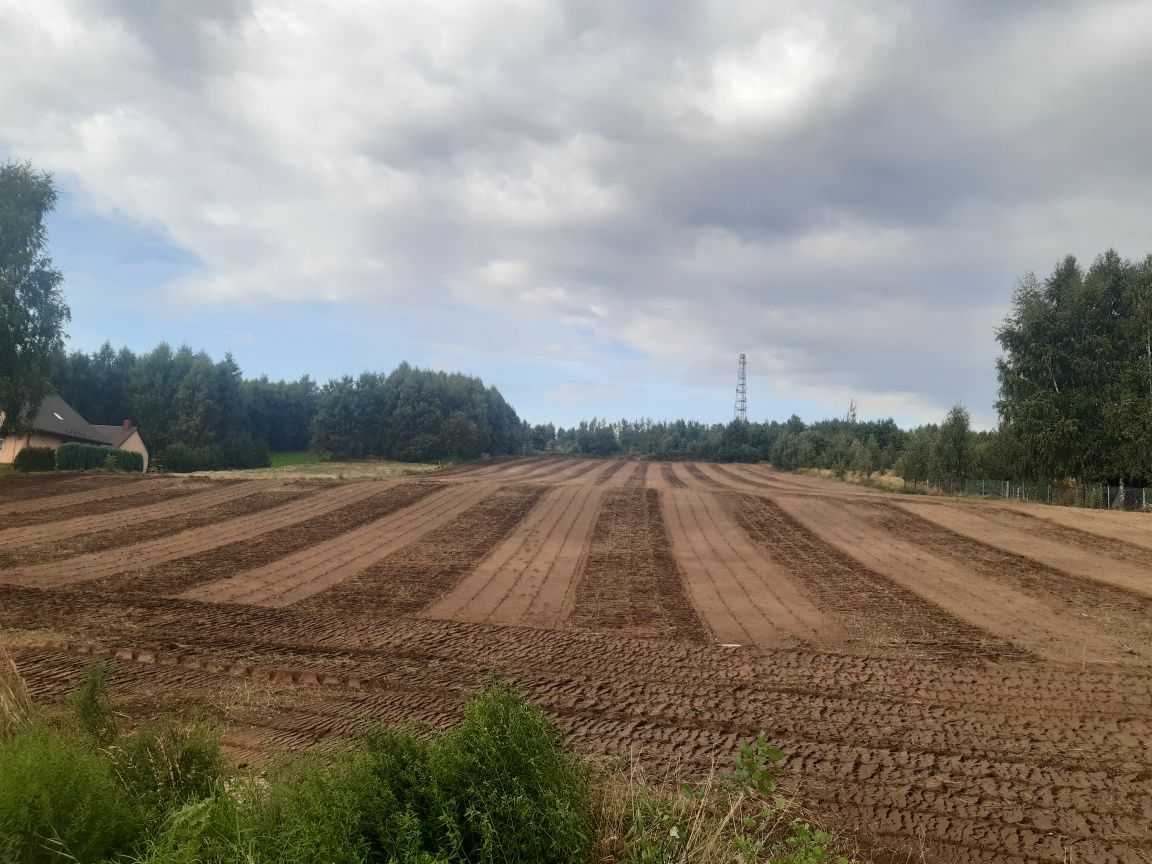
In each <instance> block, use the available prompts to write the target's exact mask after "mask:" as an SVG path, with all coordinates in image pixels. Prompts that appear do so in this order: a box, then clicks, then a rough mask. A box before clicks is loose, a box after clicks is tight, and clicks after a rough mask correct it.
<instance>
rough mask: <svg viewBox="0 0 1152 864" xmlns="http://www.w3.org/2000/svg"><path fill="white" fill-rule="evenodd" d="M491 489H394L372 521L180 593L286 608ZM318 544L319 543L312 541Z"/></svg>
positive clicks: (444, 520)
mask: <svg viewBox="0 0 1152 864" xmlns="http://www.w3.org/2000/svg"><path fill="white" fill-rule="evenodd" d="M495 489H496V487H494V486H489V485H487V484H474V485H472V486H465V487H460V486H448V487H447V488H442V489H439V490H436V489H433V488H430V487H424V488H416V487H400V488H398V489H393V490H390V492H389V493H388V496H387V504H385V503H384V502H383V501H381V502H379V503H380V504H381V505H382V506H379V507H375V508H374V511H375V512H374V513H373V517H374V518H373V519H372V521H367V522H359V521H358V522H357V524H356V525H352V526H349V527H350V528H351V529H354V530H344V531H341V532H340V533H339V534H338V535H337V536H335V537H325V538H323V540H319V538H313V541H312V543H310V544H309V545H308V546H306V547H305V548H303V549H301V551H299V552H296V553H294V554H292V555H287V556H283V557H279V558H277V559H275V560H274V561H271V562H269V563H267V564H265V565H264V566H262V567H256V568H252V569H246V570H243V571H241V572H239V573H236V574H235V575H234V576H231V577H229V578H228V579H221V580H214V581H213V582H211V583H208V584H206V585H201V586H198V587H196V588H193V589H191V590H189V591H186V592H184V593H183V594H181V595H180V596H181V597H183V598H185V599H188V600H204V601H206V602H210V603H250V604H254V605H257V606H274V607H276V606H289V605H291V604H292V603H296V602H298V601H300V600H305V599H307V598H308V597H311V596H313V595H314V594H319V593H320V592H321V591H324V590H325V589H327V588H331V587H332V586H334V585H338V584H339V583H340V582H342V581H343V580H345V579H348V578H350V577H352V576H355V575H356V574H357V573H360V572H361V571H363V570H366V569H368V568H369V567H372V566H373V565H374V564H377V563H379V562H380V561H382V560H383V559H385V558H387V557H388V556H389V555H391V554H392V553H393V552H395V551H397V550H398V549H401V548H402V547H404V546H406V545H408V544H409V543H411V542H412V541H413V540H414V539H416V538H418V537H420V536H422V535H423V534H425V533H427V532H429V531H435V530H436V529H437V528H439V527H441V526H443V525H445V524H447V523H448V522H449V521H451V519H452V518H453V517H454V516H456V515H458V514H460V513H462V512H464V511H465V510H467V509H468V508H469V507H471V506H472V505H474V504H476V503H477V502H479V501H481V500H483V499H484V498H487V497H488V496H489V495H491V494H492V493H493V492H494V491H495ZM318 540H319V542H318Z"/></svg>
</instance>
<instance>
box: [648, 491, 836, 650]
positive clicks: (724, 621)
mask: <svg viewBox="0 0 1152 864" xmlns="http://www.w3.org/2000/svg"><path fill="white" fill-rule="evenodd" d="M662 501H663V510H664V520H665V526H666V529H667V531H668V536H669V538H670V540H671V544H672V551H673V553H674V554H675V556H676V560H677V561H678V562H679V563H680V566H681V567H682V569H683V570H684V578H685V583H686V585H687V586H688V593H689V596H690V597H691V598H692V602H693V605H694V606H695V607H696V610H697V611H698V612H699V613H700V615H701V617H703V619H704V621H705V623H706V624H707V625H708V626H709V628H710V629H711V631H712V634H713V635H714V636H715V638H716V640H717V641H718V642H724V643H737V644H752V645H757V646H759V647H761V648H776V647H781V646H786V645H796V644H802V643H809V642H813V641H815V640H817V639H818V638H819V639H821V641H823V642H826V643H829V644H831V643H834V642H836V641H839V638H840V636H842V634H841V633H840V629H839V627H838V626H837V625H836V623H835V622H834V621H832V620H831V619H829V618H827V617H826V616H825V615H824V614H823V613H821V612H820V610H819V609H817V608H816V606H815V605H814V604H813V603H812V600H811V598H810V597H808V596H807V595H806V594H805V593H804V592H803V591H802V590H800V588H799V587H798V586H797V585H796V584H795V583H794V582H793V581H792V579H791V577H790V576H789V575H788V572H787V570H786V569H785V568H783V567H781V566H780V565H779V564H776V563H775V562H772V561H769V560H767V559H766V558H764V556H763V555H761V554H760V553H759V551H758V550H757V549H756V548H755V547H754V546H753V545H752V544H751V543H750V542H748V540H747V539H746V538H745V537H744V535H743V532H742V531H740V529H739V528H738V526H736V524H735V523H733V522H732V520H731V518H730V517H729V516H728V514H727V513H726V512H725V511H724V509H723V508H721V507H719V506H717V505H716V504H715V502H714V501H713V500H711V494H710V493H707V492H698V491H696V490H689V489H684V490H674V491H672V492H668V493H665V494H664V495H663V496H662Z"/></svg>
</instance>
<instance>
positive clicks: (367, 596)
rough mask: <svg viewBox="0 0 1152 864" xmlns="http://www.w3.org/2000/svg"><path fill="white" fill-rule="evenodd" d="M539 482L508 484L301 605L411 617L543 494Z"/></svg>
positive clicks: (508, 530)
mask: <svg viewBox="0 0 1152 864" xmlns="http://www.w3.org/2000/svg"><path fill="white" fill-rule="evenodd" d="M544 491H545V487H543V486H529V485H521V486H507V487H503V488H500V489H496V490H495V491H493V492H492V494H490V495H487V496H486V497H485V498H484V499H483V500H481V501H480V503H478V504H475V505H473V506H471V507H469V508H468V509H467V510H464V511H463V512H461V513H459V515H457V516H456V517H455V518H454V519H452V520H451V521H450V522H448V523H447V524H445V525H444V526H443V527H441V528H439V529H438V530H435V531H431V532H425V533H424V535H423V536H422V537H420V538H419V539H416V540H414V541H411V542H409V543H408V544H407V545H405V546H404V547H403V548H401V549H399V550H398V551H396V552H393V553H392V554H390V555H388V556H387V557H386V558H384V559H383V560H382V561H380V562H379V563H378V564H375V565H373V566H371V567H369V568H367V569H365V570H364V571H363V572H361V573H360V574H359V575H357V576H355V577H353V578H351V579H348V580H346V581H344V582H342V583H340V584H339V585H336V586H335V587H332V588H329V589H328V590H326V591H324V592H323V593H322V594H318V595H316V596H314V597H312V598H311V599H309V600H306V601H304V602H302V603H301V604H299V611H300V612H302V613H307V612H309V611H315V612H316V613H317V614H328V613H332V612H340V613H362V612H363V611H364V610H365V609H371V610H372V612H373V615H374V616H376V615H379V616H397V615H414V614H416V613H418V612H420V611H421V610H422V609H424V608H425V607H426V606H428V605H429V604H431V603H435V601H436V600H437V599H438V598H440V597H442V596H443V595H444V594H445V593H446V592H451V591H452V589H453V587H454V586H456V585H457V583H458V581H459V580H460V579H461V578H463V577H465V576H466V575H467V574H469V573H471V572H472V571H473V570H474V568H475V567H476V565H477V564H478V563H479V562H480V561H482V560H484V559H485V558H486V556H488V555H489V554H490V553H491V552H492V550H493V548H495V547H496V546H498V545H499V544H500V542H501V541H502V540H504V538H505V537H507V536H508V534H509V533H511V532H512V531H513V529H515V528H516V526H517V525H518V524H520V523H521V520H523V519H524V517H525V516H526V515H527V514H528V512H529V511H531V510H532V508H533V506H534V505H535V504H536V503H537V502H538V501H539V499H540V497H541V496H542V495H543V494H544Z"/></svg>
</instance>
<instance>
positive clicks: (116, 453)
mask: <svg viewBox="0 0 1152 864" xmlns="http://www.w3.org/2000/svg"><path fill="white" fill-rule="evenodd" d="M110 460H113V461H110ZM56 468H57V469H58V470H60V471H87V470H89V469H92V468H113V469H115V470H117V471H143V470H144V457H143V456H142V455H140V454H139V453H132V452H130V451H128V450H118V449H116V448H114V447H102V446H101V445H99V444H77V443H75V442H71V443H68V444H61V445H60V449H59V450H58V451H57V452H56Z"/></svg>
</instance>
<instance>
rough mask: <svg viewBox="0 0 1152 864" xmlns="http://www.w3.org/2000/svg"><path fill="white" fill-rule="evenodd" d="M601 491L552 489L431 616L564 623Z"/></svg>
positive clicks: (542, 624) (431, 610) (545, 624)
mask: <svg viewBox="0 0 1152 864" xmlns="http://www.w3.org/2000/svg"><path fill="white" fill-rule="evenodd" d="M541 491H543V490H541ZM602 495H603V493H602V492H601V491H600V490H599V489H598V488H596V487H592V486H562V487H558V488H556V489H553V490H552V491H551V492H549V493H548V494H547V495H546V496H544V497H543V499H542V500H540V501H539V502H537V503H536V506H535V507H534V508H533V509H532V510H531V512H529V513H527V514H526V515H525V517H524V518H523V520H522V521H520V524H519V526H518V527H517V528H516V530H515V531H513V532H512V533H511V535H510V536H509V537H508V538H507V539H506V540H505V541H504V542H503V543H501V544H500V545H499V546H498V547H497V548H496V549H495V550H493V551H492V553H491V554H490V555H489V556H488V557H487V558H486V559H485V560H484V561H483V562H482V563H481V564H480V565H479V566H478V567H476V568H475V569H474V570H473V571H472V573H471V574H470V575H468V576H467V577H466V578H465V579H464V580H463V581H462V582H461V583H460V584H459V585H457V586H456V588H455V589H454V590H453V591H451V592H449V593H448V594H447V595H445V596H444V597H443V598H441V599H440V601H439V602H438V603H436V604H434V605H433V606H431V607H430V608H429V609H428V610H427V614H428V616H429V617H432V618H454V619H456V620H458V621H487V622H490V623H504V624H531V625H533V626H537V627H558V626H560V624H561V623H562V622H563V620H564V619H565V618H566V617H567V615H568V614H569V613H570V612H571V604H572V600H573V590H572V589H573V586H575V585H576V584H577V575H576V574H577V573H578V572H579V571H580V568H581V567H582V566H583V563H584V557H585V555H586V553H587V548H588V544H589V542H590V540H591V536H592V528H593V526H594V525H595V524H596V517H597V516H598V515H599V512H600V500H601V498H602Z"/></svg>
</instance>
